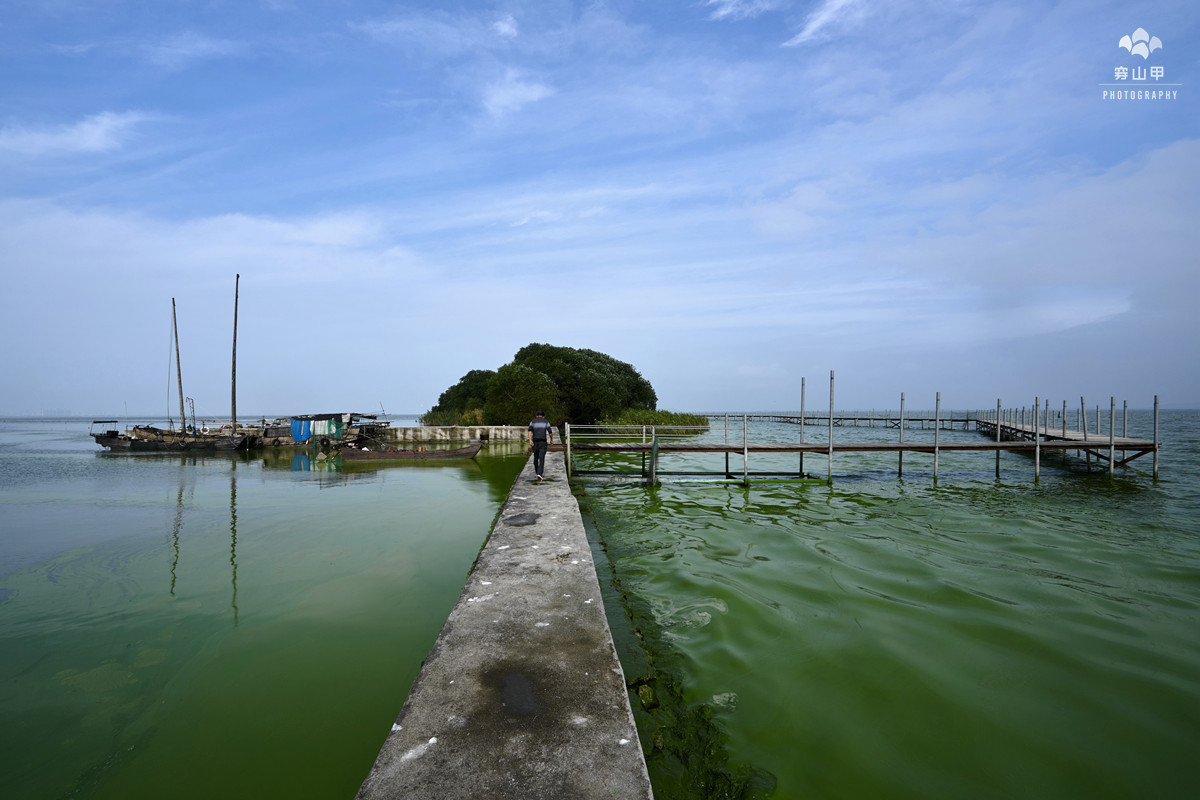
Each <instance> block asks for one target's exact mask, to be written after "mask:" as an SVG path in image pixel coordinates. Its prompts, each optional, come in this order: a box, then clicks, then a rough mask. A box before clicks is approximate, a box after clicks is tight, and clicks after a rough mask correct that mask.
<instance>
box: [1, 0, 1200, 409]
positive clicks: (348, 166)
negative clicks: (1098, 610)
mask: <svg viewBox="0 0 1200 800" xmlns="http://www.w3.org/2000/svg"><path fill="white" fill-rule="evenodd" d="M1138 28H1142V29H1144V30H1145V31H1147V32H1148V33H1149V34H1151V35H1153V36H1156V37H1158V38H1159V40H1160V41H1161V43H1162V47H1161V48H1157V49H1156V50H1154V51H1153V52H1152V53H1151V54H1150V56H1149V58H1143V57H1141V56H1140V55H1137V54H1132V53H1130V52H1128V51H1127V50H1125V49H1122V48H1120V47H1119V46H1118V42H1119V40H1120V39H1121V37H1122V36H1125V35H1130V34H1133V33H1134V32H1135V31H1136V30H1137V29H1138ZM1122 66H1123V67H1126V68H1130V69H1136V68H1138V67H1139V66H1141V67H1144V68H1149V67H1152V66H1160V67H1162V75H1161V77H1159V78H1157V79H1151V78H1147V79H1146V80H1143V81H1141V82H1140V83H1135V81H1134V80H1133V79H1132V78H1126V79H1124V80H1123V81H1122V80H1119V79H1117V78H1116V77H1115V75H1116V73H1115V70H1116V68H1117V67H1122ZM1103 84H1114V86H1112V87H1106V86H1103ZM1156 84H1158V85H1157V86H1156ZM1167 84H1171V85H1170V86H1168V85H1167ZM1123 87H1128V88H1129V89H1139V88H1140V89H1144V90H1146V89H1154V90H1155V91H1156V92H1158V91H1168V92H1169V91H1174V92H1176V94H1175V96H1174V97H1173V98H1172V99H1156V100H1141V101H1139V100H1116V101H1114V100H1106V99H1104V98H1103V95H1102V93H1103V92H1104V91H1106V90H1108V91H1116V90H1118V89H1122V88H1123ZM1198 99H1200V9H1198V8H1197V6H1196V4H1195V3H1192V2H1184V1H1183V0H1179V1H1178V2H1160V3H1137V2H1119V3H1118V2H1103V1H1100V2H1096V1H1094V0H1088V1H1086V2H1084V1H1083V0H1068V1H1067V2H1061V3H1034V2H1022V1H1021V0H1016V2H1004V3H990V2H987V3H985V2H970V1H969V0H963V1H961V2H953V0H949V1H947V0H941V1H939V2H921V1H920V0H914V1H913V2H902V1H897V2H880V1H878V0H808V1H805V2H801V1H800V0H795V1H794V2H793V1H791V0H707V1H706V0H692V1H691V2H675V1H673V0H663V1H662V2H632V1H625V0H620V1H614V2H568V1H567V0H546V1H545V2H538V1H534V2H479V3H475V2H463V3H383V2H369V1H366V0H340V1H339V2H301V1H300V0H236V1H234V0H194V1H193V0H163V1H162V2H156V3H146V2H125V1H124V0H10V2H8V3H6V4H5V10H4V11H3V12H0V264H2V265H3V277H4V291H3V294H2V295H0V325H2V326H3V327H2V331H3V337H4V341H5V345H6V346H5V347H4V349H3V353H2V354H0V369H2V370H3V373H4V375H5V380H4V381H3V383H2V384H0V413H3V414H8V415H17V414H38V413H55V412H64V411H69V412H72V413H76V414H92V415H97V414H116V415H123V414H124V413H125V411H126V409H128V412H129V413H130V414H132V415H138V414H161V413H165V411H166V408H167V387H168V384H169V381H170V373H169V372H168V356H169V350H170V313H171V312H170V306H171V298H172V297H175V298H176V302H177V304H178V314H179V326H180V339H181V348H182V363H183V373H184V375H183V379H184V390H185V394H187V395H188V396H191V397H193V398H195V402H196V410H197V412H198V413H200V414H202V415H220V414H227V413H228V405H229V390H228V382H229V360H230V339H231V332H232V331H231V328H232V305H233V290H234V275H235V274H237V273H240V274H241V290H240V293H241V305H240V318H239V330H238V387H239V391H238V407H239V411H240V412H241V413H242V415H246V414H276V413H278V414H287V413H308V412H317V411H340V410H360V411H370V410H375V409H378V408H379V407H380V405H382V406H383V407H384V408H385V409H386V410H387V411H389V412H395V413H409V412H413V413H416V412H421V411H424V410H426V409H428V408H429V407H430V406H431V405H433V403H434V402H436V400H437V396H438V394H439V393H440V392H441V391H443V390H444V389H445V388H446V387H447V386H449V385H451V384H453V383H454V382H456V381H457V380H458V378H459V377H460V376H462V375H463V374H464V373H466V372H467V371H469V370H471V369H478V368H491V369H495V368H497V367H499V366H501V365H502V364H504V363H505V362H507V361H508V360H510V359H511V358H512V356H513V354H514V353H515V352H516V351H517V350H518V349H519V348H520V347H522V346H524V345H525V344H528V343H530V342H548V343H551V344H556V345H565V346H570V347H579V348H591V349H594V350H599V351H602V352H605V353H608V354H610V355H612V356H614V357H616V358H619V359H621V360H623V361H628V362H630V363H632V364H634V365H635V366H636V367H637V368H638V369H639V370H641V372H642V374H643V375H644V376H645V377H646V378H648V379H649V380H650V381H651V383H652V384H653V385H654V387H655V389H656V390H657V392H658V396H659V401H660V406H661V407H665V408H671V409H677V410H731V411H738V410H748V409H750V410H753V409H786V408H796V407H798V406H799V390H800V378H801V376H805V377H807V384H808V387H809V392H810V397H809V403H810V405H812V404H814V403H815V404H816V405H820V404H821V403H823V402H828V384H827V381H828V376H829V371H830V370H836V372H837V383H838V387H837V388H838V401H839V402H838V405H839V406H844V407H846V408H884V407H888V406H891V407H895V406H896V405H898V398H899V393H900V392H902V391H903V392H905V393H906V396H907V402H908V405H909V407H910V408H911V407H919V406H932V404H933V397H934V393H935V392H937V391H940V392H941V393H942V398H943V403H944V404H945V405H946V406H948V407H953V408H977V407H989V406H994V405H995V402H996V398H997V397H1002V398H1004V400H1005V404H1006V405H1008V404H1012V405H1019V404H1030V403H1032V401H1033V398H1034V397H1035V396H1037V395H1040V396H1042V397H1049V398H1051V399H1052V402H1053V403H1054V404H1055V405H1056V406H1057V405H1059V404H1061V401H1062V400H1063V399H1067V400H1070V401H1071V405H1072V407H1074V405H1075V404H1076V403H1077V402H1078V398H1079V396H1080V395H1087V396H1088V397H1089V403H1091V402H1092V400H1093V399H1094V400H1095V402H1097V403H1102V404H1105V405H1106V404H1107V400H1108V397H1109V396H1116V397H1117V400H1118V404H1120V402H1121V401H1122V400H1128V401H1129V403H1130V404H1131V406H1133V407H1148V406H1149V405H1150V403H1151V402H1152V399H1153V395H1154V394H1156V393H1157V394H1160V395H1161V396H1162V398H1163V402H1164V403H1165V404H1167V405H1173V406H1177V407H1178V406H1191V407H1195V406H1197V405H1200V369H1198V367H1200V359H1198V358H1197V355H1196V350H1197V347H1196V344H1197V342H1198V341H1200V322H1198V314H1197V302H1196V301H1197V299H1200V278H1198V269H1197V260H1198V255H1197V254H1198V253H1200V232H1198V227H1200V226H1198V223H1197V220H1200V113H1198V111H1200V105H1198Z"/></svg>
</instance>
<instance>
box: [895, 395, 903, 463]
mask: <svg viewBox="0 0 1200 800" xmlns="http://www.w3.org/2000/svg"><path fill="white" fill-rule="evenodd" d="M899 460H900V463H899V465H898V466H897V469H896V474H897V475H903V474H904V392H901V393H900V454H899Z"/></svg>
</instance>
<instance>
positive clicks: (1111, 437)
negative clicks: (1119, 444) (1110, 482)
mask: <svg viewBox="0 0 1200 800" xmlns="http://www.w3.org/2000/svg"><path fill="white" fill-rule="evenodd" d="M1096 425H1097V427H1099V421H1097V423H1096ZM1116 433H1117V398H1115V397H1110V398H1108V477H1110V478H1111V477H1112V474H1113V462H1114V461H1116V460H1117V448H1116V441H1115V437H1116Z"/></svg>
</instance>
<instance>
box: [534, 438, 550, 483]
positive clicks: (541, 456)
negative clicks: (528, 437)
mask: <svg viewBox="0 0 1200 800" xmlns="http://www.w3.org/2000/svg"><path fill="white" fill-rule="evenodd" d="M547 446H548V445H547V443H546V440H545V439H541V440H538V439H534V440H533V471H534V472H536V473H537V474H538V475H545V474H546V448H547Z"/></svg>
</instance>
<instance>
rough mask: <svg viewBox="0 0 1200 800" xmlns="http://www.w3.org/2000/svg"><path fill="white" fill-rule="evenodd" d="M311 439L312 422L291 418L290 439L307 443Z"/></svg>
mask: <svg viewBox="0 0 1200 800" xmlns="http://www.w3.org/2000/svg"><path fill="white" fill-rule="evenodd" d="M311 437H312V420H310V419H296V418H295V417H292V439H294V440H295V441H297V442H307V441H308V440H309V439H310V438H311Z"/></svg>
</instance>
